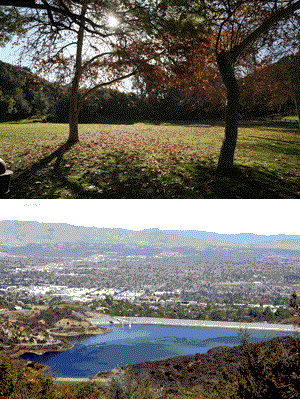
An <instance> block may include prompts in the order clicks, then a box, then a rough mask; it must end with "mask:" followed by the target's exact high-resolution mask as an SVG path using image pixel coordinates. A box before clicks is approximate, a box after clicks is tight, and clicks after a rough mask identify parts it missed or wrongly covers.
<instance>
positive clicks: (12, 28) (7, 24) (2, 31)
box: [0, 2, 23, 47]
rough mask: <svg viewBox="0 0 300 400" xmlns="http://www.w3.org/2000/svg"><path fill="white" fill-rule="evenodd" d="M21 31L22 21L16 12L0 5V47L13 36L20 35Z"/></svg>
mask: <svg viewBox="0 0 300 400" xmlns="http://www.w3.org/2000/svg"><path fill="white" fill-rule="evenodd" d="M1 4H2V2H1ZM22 30H23V25H22V20H21V18H20V14H19V12H18V10H17V9H15V8H11V7H4V6H1V5H0V46H1V47H3V46H5V45H6V43H7V42H9V41H10V40H11V39H12V36H13V35H14V34H20V33H21V32H22Z"/></svg>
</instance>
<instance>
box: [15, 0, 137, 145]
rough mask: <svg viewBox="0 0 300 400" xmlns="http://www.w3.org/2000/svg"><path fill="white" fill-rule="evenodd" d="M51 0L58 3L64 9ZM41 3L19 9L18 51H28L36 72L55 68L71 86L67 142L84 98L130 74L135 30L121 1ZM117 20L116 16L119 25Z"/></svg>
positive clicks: (51, 71) (73, 136)
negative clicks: (22, 27)
mask: <svg viewBox="0 0 300 400" xmlns="http://www.w3.org/2000/svg"><path fill="white" fill-rule="evenodd" d="M57 4H59V5H60V7H61V4H63V5H64V12H62V11H61V9H58V7H57ZM44 5H45V7H46V8H45V7H43V8H41V7H37V8H35V9H33V10H30V11H28V10H25V11H23V12H22V20H23V22H24V25H25V27H26V34H25V35H23V36H24V39H26V41H27V42H26V45H25V46H24V48H23V52H22V57H24V56H25V55H26V54H27V55H28V54H29V55H30V56H31V58H32V60H33V63H34V65H35V67H36V71H37V72H40V73H41V72H43V73H49V74H52V77H53V74H55V75H56V77H57V78H58V79H59V81H60V83H61V84H64V85H68V86H69V87H71V90H70V93H71V95H70V108H69V138H68V142H69V143H70V144H72V143H76V142H77V141H78V140H79V138H78V115H79V111H80V109H81V107H82V105H83V103H84V100H85V99H86V98H87V97H88V96H89V95H91V94H92V93H93V92H95V91H96V90H97V89H99V88H100V87H102V86H105V85H111V84H115V83H116V82H119V81H121V80H123V79H126V78H128V77H130V76H132V75H133V74H134V73H135V71H136V70H137V68H138V66H139V65H140V64H141V63H142V62H143V58H141V57H140V58H139V59H138V58H137V57H136V55H135V54H134V53H132V52H131V50H130V49H131V43H132V42H133V41H134V40H135V39H136V35H135V34H134V30H133V29H132V27H131V25H130V24H131V21H130V18H129V17H128V15H129V14H128V15H127V12H128V9H125V8H124V7H123V4H122V2H121V1H118V0H115V1H109V2H108V1H101V2H100V1H98V0H94V1H87V0H83V1H75V0H74V1H73V0H69V1H68V2H66V3H63V2H61V1H59V2H58V3H57V2H56V1H55V0H53V1H51V2H50V1H48V2H44ZM45 9H46V11H47V12H45ZM112 10H113V11H112ZM112 12H114V14H115V15H116V17H115V19H114V20H112V17H111V13H112ZM117 20H119V21H120V23H121V22H122V27H121V28H120V29H119V28H118V27H117V23H116V22H117ZM109 21H113V22H115V26H112V25H110V23H109Z"/></svg>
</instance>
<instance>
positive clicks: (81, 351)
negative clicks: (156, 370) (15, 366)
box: [22, 325, 287, 378]
mask: <svg viewBox="0 0 300 400" xmlns="http://www.w3.org/2000/svg"><path fill="white" fill-rule="evenodd" d="M248 332H249V334H250V336H251V339H250V340H253V341H260V340H267V339H270V338H273V337H277V336H286V335H287V333H286V332H280V331H253V330H249V331H248ZM239 335H240V334H239V331H238V330H236V329H219V328H213V329H212V328H204V327H203V328H198V327H186V326H163V325H133V326H132V328H131V329H130V330H129V329H128V328H122V327H121V326H113V331H112V332H110V333H107V334H104V335H96V336H89V337H86V338H83V339H80V340H79V339H78V340H72V341H71V342H72V343H73V345H74V347H73V348H72V349H70V350H68V351H65V352H62V353H57V352H51V353H45V354H44V355H42V356H39V355H35V354H29V353H26V354H24V355H23V356H22V358H23V359H26V360H32V361H37V362H40V363H42V364H45V365H47V366H49V367H50V368H51V370H52V373H53V374H54V375H55V376H61V377H73V378H85V377H93V376H94V375H96V374H97V372H99V371H106V370H109V369H112V368H114V367H117V366H121V365H127V364H135V363H140V362H145V361H155V360H163V359H167V358H170V357H175V356H179V355H186V354H195V353H205V352H206V351H207V350H209V349H211V348H213V347H216V346H224V345H226V346H236V345H239V344H240V339H239Z"/></svg>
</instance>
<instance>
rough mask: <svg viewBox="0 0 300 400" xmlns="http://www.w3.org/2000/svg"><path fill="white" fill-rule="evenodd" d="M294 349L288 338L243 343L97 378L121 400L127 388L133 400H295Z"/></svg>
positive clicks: (299, 368)
mask: <svg viewBox="0 0 300 400" xmlns="http://www.w3.org/2000/svg"><path fill="white" fill-rule="evenodd" d="M245 339H246V338H245ZM299 347H300V342H299V339H295V338H292V337H289V336H287V337H279V338H275V339H272V340H267V341H265V342H260V343H249V341H248V340H247V339H246V340H245V341H244V345H241V346H234V347H227V346H222V347H217V348H214V349H211V350H209V351H208V352H207V353H205V354H195V355H187V356H179V357H175V358H170V359H167V360H162V361H153V362H146V363H141V364H135V365H128V366H125V367H120V368H117V369H114V370H112V371H108V372H100V373H99V374H98V377H100V378H101V377H105V378H106V379H110V381H111V382H114V389H115V392H116V391H117V390H118V391H119V395H121V397H123V396H124V398H127V396H126V394H127V395H128V392H129V390H130V392H131V393H130V394H131V397H132V398H135V396H138V394H141V393H142V389H144V390H145V389H147V390H148V394H149V395H150V394H151V392H152V394H153V393H157V392H159V391H160V394H161V397H164V398H299V394H300V390H299V384H298V381H299V376H300V364H299V357H298V351H299ZM143 384H144V385H145V386H146V387H144V388H143V386H142V385H143Z"/></svg>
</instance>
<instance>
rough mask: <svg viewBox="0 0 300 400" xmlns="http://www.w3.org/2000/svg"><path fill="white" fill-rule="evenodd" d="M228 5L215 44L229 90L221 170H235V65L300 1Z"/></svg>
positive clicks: (287, 16) (231, 2) (229, 2)
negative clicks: (248, 49) (233, 168)
mask: <svg viewBox="0 0 300 400" xmlns="http://www.w3.org/2000/svg"><path fill="white" fill-rule="evenodd" d="M220 3H223V2H220ZM226 3H227V4H228V7H225V8H224V16H223V17H221V18H222V22H221V24H220V25H219V28H218V35H217V40H216V45H215V52H216V60H217V64H218V67H219V71H220V74H221V77H222V80H223V83H224V85H225V87H226V90H227V104H226V119H225V137H224V141H223V145H222V148H221V152H220V156H219V163H218V168H219V169H220V170H228V169H229V170H230V169H232V167H233V159H234V152H235V147H236V142H237V134H238V113H239V96H240V91H239V86H238V82H237V79H236V75H235V71H234V65H235V64H236V62H237V60H238V59H239V58H240V57H242V56H243V54H244V53H245V51H246V50H247V48H249V46H251V45H252V44H253V43H255V42H256V41H258V39H260V38H261V37H263V35H266V34H267V33H268V32H269V31H270V30H271V28H272V27H273V26H274V25H276V24H279V23H280V22H284V21H286V19H287V18H289V17H290V16H291V15H293V14H294V13H295V12H296V11H297V10H299V9H300V1H288V2H277V1H274V2H273V1H270V2H266V1H255V2H253V5H251V3H250V2H249V1H228V2H226ZM278 3H280V5H281V6H279V4H278ZM219 15H220V14H219ZM253 17H254V18H253ZM257 19H258V21H257Z"/></svg>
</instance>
